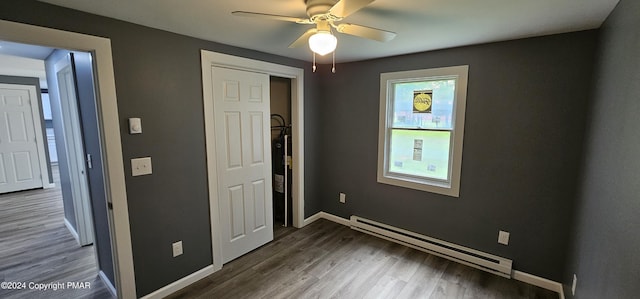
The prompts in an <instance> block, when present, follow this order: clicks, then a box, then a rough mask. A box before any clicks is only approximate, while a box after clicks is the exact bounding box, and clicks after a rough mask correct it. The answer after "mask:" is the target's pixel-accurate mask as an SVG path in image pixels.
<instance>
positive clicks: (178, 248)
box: [171, 241, 182, 257]
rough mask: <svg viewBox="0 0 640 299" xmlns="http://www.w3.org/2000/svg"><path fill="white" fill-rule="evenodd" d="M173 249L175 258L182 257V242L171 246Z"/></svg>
mask: <svg viewBox="0 0 640 299" xmlns="http://www.w3.org/2000/svg"><path fill="white" fill-rule="evenodd" d="M171 248H172V249H173V257H176V256H179V255H182V241H178V242H175V243H173V244H171Z"/></svg>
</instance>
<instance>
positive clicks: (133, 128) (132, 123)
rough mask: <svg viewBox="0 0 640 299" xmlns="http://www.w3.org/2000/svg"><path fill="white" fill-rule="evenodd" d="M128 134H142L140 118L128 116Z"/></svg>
mask: <svg viewBox="0 0 640 299" xmlns="http://www.w3.org/2000/svg"><path fill="white" fill-rule="evenodd" d="M129 134H142V120H140V118H137V117H132V118H129Z"/></svg>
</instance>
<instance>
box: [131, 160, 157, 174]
mask: <svg viewBox="0 0 640 299" xmlns="http://www.w3.org/2000/svg"><path fill="white" fill-rule="evenodd" d="M151 173H152V167H151V157H144V158H136V159H131V176H139V175H147V174H151Z"/></svg>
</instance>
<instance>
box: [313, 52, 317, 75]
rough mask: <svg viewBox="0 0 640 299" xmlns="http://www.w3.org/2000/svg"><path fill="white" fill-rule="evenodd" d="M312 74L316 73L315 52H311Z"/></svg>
mask: <svg viewBox="0 0 640 299" xmlns="http://www.w3.org/2000/svg"><path fill="white" fill-rule="evenodd" d="M313 72H314V73H315V72H316V52H313Z"/></svg>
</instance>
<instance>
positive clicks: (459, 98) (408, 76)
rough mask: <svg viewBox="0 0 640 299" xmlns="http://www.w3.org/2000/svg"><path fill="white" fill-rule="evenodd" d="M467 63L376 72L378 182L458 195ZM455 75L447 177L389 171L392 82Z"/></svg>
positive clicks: (452, 76)
mask: <svg viewBox="0 0 640 299" xmlns="http://www.w3.org/2000/svg"><path fill="white" fill-rule="evenodd" d="M468 72H469V66H468V65H462V66H452V67H443V68H432V69H423V70H412V71H403V72H393V73H382V74H380V121H379V135H378V182H379V183H383V184H389V185H395V186H400V187H405V188H411V189H416V190H422V191H427V192H433V193H438V194H443V195H448V196H453V197H459V196H460V172H461V169H462V141H463V136H464V119H465V110H466V102H467V81H468ZM442 79H455V80H456V86H455V97H454V104H453V105H454V107H453V115H452V118H453V121H452V124H453V129H452V130H451V131H450V132H451V139H450V146H449V151H450V152H449V155H450V156H449V178H448V179H447V180H445V181H443V180H438V179H430V178H425V177H416V176H411V175H405V174H399V173H392V172H390V171H389V153H390V147H391V130H392V124H393V101H394V99H393V96H394V95H393V84H396V83H403V82H416V81H432V80H442Z"/></svg>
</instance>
